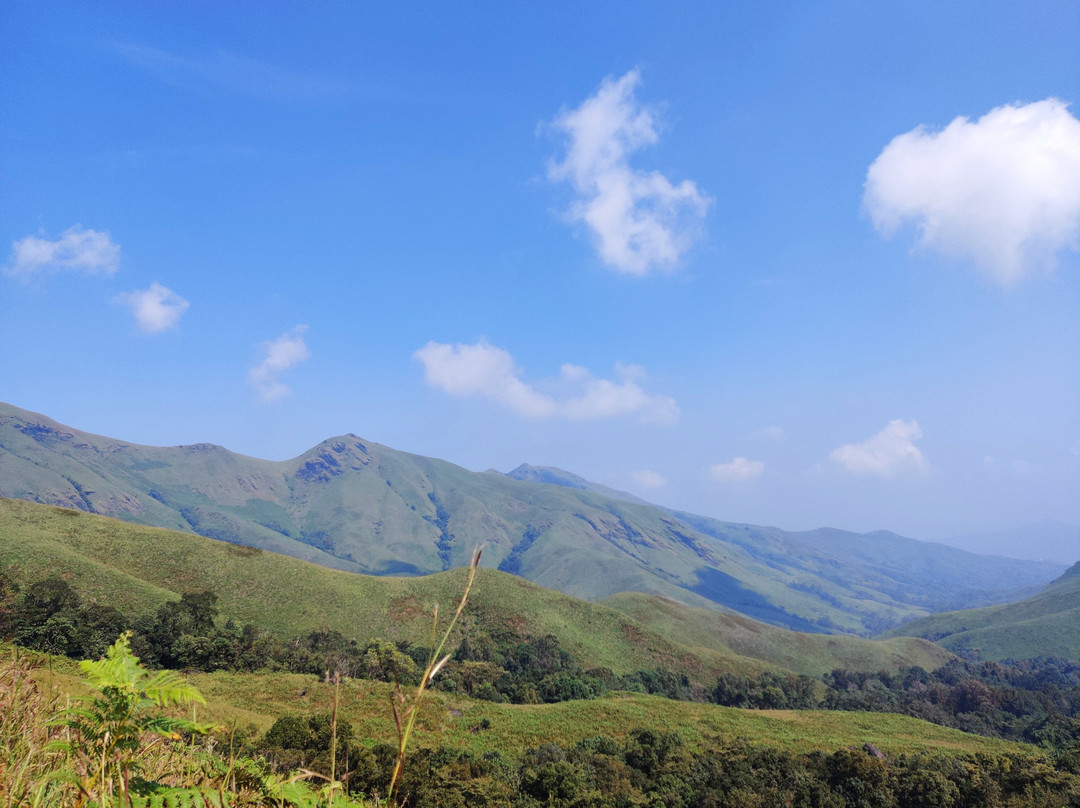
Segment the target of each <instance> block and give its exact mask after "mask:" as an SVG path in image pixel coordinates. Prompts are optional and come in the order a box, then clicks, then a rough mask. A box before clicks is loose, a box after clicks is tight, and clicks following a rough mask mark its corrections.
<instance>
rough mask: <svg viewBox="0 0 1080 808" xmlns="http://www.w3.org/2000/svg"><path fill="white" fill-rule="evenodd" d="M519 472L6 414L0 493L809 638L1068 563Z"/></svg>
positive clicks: (1022, 585) (964, 597)
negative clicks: (164, 437)
mask: <svg viewBox="0 0 1080 808" xmlns="http://www.w3.org/2000/svg"><path fill="white" fill-rule="evenodd" d="M516 472H517V474H518V476H525V477H528V478H533V477H540V478H542V479H543V481H534V480H533V479H516V478H514V477H512V476H508V475H503V474H493V473H488V472H485V473H476V472H470V471H467V470H466V469H463V468H461V467H459V466H455V465H453V464H451V463H447V462H445V461H442V460H436V459H432V458H427V457H421V456H419V455H412V454H407V453H404V452H398V451H395V450H393V449H389V448H387V447H385V446H380V445H378V444H375V443H370V442H368V441H364V440H362V439H360V438H358V437H357V436H355V435H345V436H342V437H338V438H332V439H330V440H327V441H324V442H322V443H321V444H319V445H318V446H316V447H314V448H313V449H311V450H309V451H307V452H305V453H304V454H302V455H301V456H300V457H297V458H294V459H292V460H287V461H281V462H272V461H267V460H258V459H255V458H251V457H245V456H243V455H238V454H235V453H233V452H229V451H228V450H226V449H223V448H221V447H219V446H214V445H211V444H196V445H193V446H179V447H171V448H161V447H148V446H139V445H136V444H131V443H126V442H124V441H120V440H116V439H113V438H106V437H101V436H97V435H91V434H88V433H84V432H80V431H78V430H75V429H72V428H70V427H67V426H64V425H62V424H59V423H57V422H55V421H53V420H51V419H49V418H47V417H45V416H42V415H38V414H35V413H31V412H27V411H25V410H20V409H18V408H16V407H13V406H10V405H0V496H5V497H15V498H19V499H26V500H32V501H36V502H43V503H49V504H56V505H63V506H66V507H72V508H77V509H80V510H84V511H88V512H91V513H98V514H104V515H109V516H114V517H117V518H120V519H125V520H128V521H131V522H137V523H141V524H147V525H157V526H161V527H168V528H172V529H174V530H181V531H188V532H193V533H199V534H201V535H203V536H208V537H210V538H216V539H222V540H225V541H230V542H233V543H236V544H245V545H251V546H255V547H260V548H263V549H267V550H272V551H275V552H279V553H285V554H288V555H292V556H295V557H298V558H301V559H304V560H308V561H313V562H316V563H318V564H322V565H324V566H329V567H335V568H338V569H344V570H350V571H354V572H365V573H371V574H377V575H418V574H427V573H431V572H437V571H440V570H446V569H450V568H452V567H457V566H462V565H464V564H465V563H467V561H468V557H469V553H470V551H471V549H472V547H473V545H475V544H476V543H479V542H482V543H486V545H487V550H486V551H485V554H484V560H485V563H486V564H489V565H491V566H497V567H498V568H499V569H501V570H503V571H506V572H512V573H514V574H517V575H521V576H522V577H525V578H528V579H529V580H532V581H535V582H536V583H539V584H541V585H542V586H546V587H548V588H552V589H557V590H560V591H562V592H565V593H567V594H570V595H574V596H576V597H581V598H585V599H588V600H599V599H601V598H604V597H607V596H610V595H613V594H616V593H619V592H634V591H636V592H642V593H645V594H650V595H659V596H664V597H667V598H671V599H674V600H678V601H681V602H683V603H686V604H689V605H692V606H698V607H709V608H717V607H721V608H728V609H732V610H734V611H738V612H741V613H743V614H746V615H749V616H751V617H753V618H755V619H757V620H761V621H764V622H767V623H771V624H773V625H778V626H783V627H786V628H792V629H797V630H800V631H829V632H837V631H840V632H851V633H858V634H864V635H865V634H870V633H876V632H878V631H880V630H883V629H885V628H888V627H891V626H895V625H897V624H898V623H900V622H901V621H903V620H905V619H910V618H917V617H922V616H925V615H927V614H930V613H932V612H936V611H942V610H945V609H957V608H966V607H970V606H975V605H985V604H989V603H995V602H1002V601H1006V600H1010V599H1013V600H1015V599H1018V598H1020V597H1025V596H1027V595H1029V594H1032V593H1034V592H1035V591H1037V590H1038V588H1039V587H1041V586H1042V585H1044V584H1045V583H1046V582H1048V581H1050V580H1052V579H1053V578H1054V577H1055V576H1057V575H1059V574H1060V573H1061V571H1062V570H1063V569H1064V566H1063V565H1054V564H1046V563H1036V562H1021V561H1011V560H1006V559H1000V558H990V557H984V556H976V555H972V554H969V553H964V552H963V551H960V550H955V549H951V548H947V547H943V546H940V545H931V544H925V543H921V542H915V541H914V540H909V539H901V538H900V537H896V536H893V535H892V534H867V535H865V536H859V535H857V534H852V533H845V532H843V531H816V532H814V533H813V534H795V533H787V532H785V531H782V530H779V529H777V528H768V527H757V526H753V525H739V524H730V523H726V522H720V521H718V520H714V519H708V518H705V517H700V516H694V515H692V514H683V513H675V512H672V511H667V510H664V509H662V508H657V507H655V506H652V505H649V504H648V503H645V502H642V501H640V500H628V499H626V498H625V497H626V496H627V495H621V496H618V495H617V494H618V492H610V490H605V491H601V490H597V487H596V486H594V485H592V484H590V483H588V482H587V481H584V480H581V478H577V477H575V476H574V475H568V474H567V473H566V472H559V471H558V470H551V469H532V470H530V467H525V468H524V469H522V468H519V469H517V470H516ZM582 486H584V487H582ZM853 547H857V548H858V552H853V551H852V548H853ZM905 558H906V559H908V560H909V561H910V560H911V559H916V558H917V559H918V560H919V567H918V569H917V570H915V571H914V572H913V571H912V570H910V569H906V568H905V561H904V559H905Z"/></svg>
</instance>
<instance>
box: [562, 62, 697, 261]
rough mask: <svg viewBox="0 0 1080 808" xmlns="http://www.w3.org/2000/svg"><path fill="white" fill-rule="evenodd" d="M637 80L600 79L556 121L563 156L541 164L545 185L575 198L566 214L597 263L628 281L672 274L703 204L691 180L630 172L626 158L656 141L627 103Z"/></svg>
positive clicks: (645, 114) (651, 124)
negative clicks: (566, 189) (562, 185)
mask: <svg viewBox="0 0 1080 808" xmlns="http://www.w3.org/2000/svg"><path fill="white" fill-rule="evenodd" d="M640 81H641V75H640V73H639V72H638V71H637V70H631V71H630V72H629V73H627V74H626V75H625V76H623V77H622V78H620V79H613V78H607V79H604V81H603V83H602V84H601V85H600V89H599V90H598V91H597V93H596V95H594V96H592V97H591V98H588V99H587V100H586V101H585V102H584V103H583V104H582V105H581V106H579V107H578V108H577V109H573V110H570V111H568V112H563V113H561V114H560V115H559V116H558V117H557V118H555V120H554V121H553V122H552V124H551V126H552V127H553V128H554V129H555V130H556V131H558V132H562V133H564V134H565V135H566V136H567V141H568V142H567V146H566V156H565V157H564V158H563V160H562V161H560V162H552V163H550V164H549V165H548V177H549V179H551V180H553V181H556V182H569V183H570V185H571V186H572V187H573V189H574V191H575V192H576V193H577V195H578V199H577V200H576V201H575V202H574V203H573V205H572V206H571V208H570V211H569V216H570V218H571V219H572V220H575V221H581V222H584V223H585V224H586V225H587V226H588V227H589V229H590V230H591V231H592V233H593V236H594V237H595V241H596V249H597V251H598V252H599V254H600V258H601V260H603V261H604V263H606V264H608V265H609V266H611V267H614V268H615V269H616V270H618V271H620V272H625V273H628V274H630V275H646V274H648V273H650V272H653V271H655V270H671V269H673V268H674V267H675V266H676V265H677V264H678V262H679V259H680V258H681V257H682V255H683V253H684V252H685V251H686V250H687V248H688V247H689V246H690V244H691V243H692V242H693V240H694V237H695V236H696V235H697V232H698V230H699V227H700V223H701V220H702V219H703V217H704V216H705V210H706V208H707V207H708V205H709V201H710V200H709V198H708V197H707V196H705V195H704V194H703V193H702V192H701V191H699V190H698V187H697V185H695V184H694V183H693V182H692V181H690V180H683V181H682V182H680V183H679V184H677V185H675V184H673V183H672V182H671V181H670V180H669V179H668V178H667V177H665V176H664V175H663V174H661V173H659V172H658V171H652V172H648V173H646V172H643V171H638V170H636V169H634V168H632V167H631V166H630V163H629V158H630V155H631V154H633V153H634V152H635V151H637V150H639V149H641V148H642V147H644V146H648V145H651V144H654V143H656V142H657V141H658V140H659V139H660V138H659V134H658V133H657V121H656V116H655V113H654V112H653V111H652V110H651V109H649V108H647V107H644V106H642V105H641V104H640V103H639V102H638V100H637V99H636V98H635V97H634V90H635V89H636V87H637V85H638V84H639V83H640Z"/></svg>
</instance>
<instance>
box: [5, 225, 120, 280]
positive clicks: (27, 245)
mask: <svg viewBox="0 0 1080 808" xmlns="http://www.w3.org/2000/svg"><path fill="white" fill-rule="evenodd" d="M119 262H120V246H119V245H117V244H114V243H113V242H112V240H111V239H110V238H109V234H108V233H104V232H101V231H98V230H90V229H89V228H85V227H83V226H82V225H78V224H77V225H75V226H74V227H69V228H68V229H67V230H65V231H64V232H63V233H61V234H60V238H58V239H56V240H55V241H50V240H49V239H47V238H40V237H38V236H27V237H26V238H23V239H19V240H18V241H16V242H14V243H12V245H11V257H10V258H9V259H8V266H7V268H6V269H5V272H6V273H7V274H8V275H15V276H22V277H29V276H31V275H33V274H35V273H37V272H62V271H65V270H70V271H74V272H83V273H85V274H87V275H113V274H115V273H116V270H117V269H118V268H119Z"/></svg>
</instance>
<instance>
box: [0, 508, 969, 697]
mask: <svg viewBox="0 0 1080 808" xmlns="http://www.w3.org/2000/svg"><path fill="white" fill-rule="evenodd" d="M0 565H2V566H3V567H4V568H5V569H7V570H9V571H10V574H12V575H13V577H14V578H15V579H16V580H17V581H20V582H22V583H25V582H27V581H32V580H37V579H40V578H42V577H44V576H45V575H47V574H49V573H51V572H54V571H57V570H60V571H63V573H64V575H65V577H66V578H68V579H69V581H70V582H71V583H72V585H73V586H75V587H76V589H78V590H79V592H80V593H81V594H82V595H83V597H84V598H85V599H89V600H95V601H98V602H103V603H108V604H111V605H113V606H115V607H117V608H118V609H120V610H121V611H124V612H127V613H143V612H147V611H150V610H152V609H154V608H156V607H157V606H158V605H160V604H161V603H163V602H165V601H166V600H170V599H172V600H175V599H178V598H179V596H180V594H182V593H183V592H198V591H203V590H206V589H210V590H212V591H214V592H215V593H217V594H218V596H219V598H220V600H219V603H218V606H219V607H220V609H221V611H222V615H223V617H231V618H233V619H235V620H236V621H237V622H238V623H246V622H254V623H256V624H258V625H260V626H262V627H264V628H266V629H269V630H271V631H274V632H275V633H277V634H279V635H281V636H294V635H297V634H301V633H303V632H307V631H310V630H312V629H335V630H337V631H340V632H342V633H343V634H345V635H346V636H349V637H355V638H358V639H360V640H366V639H368V638H371V637H384V638H388V639H408V640H411V641H415V642H421V643H423V642H426V641H427V635H428V632H429V630H430V608H431V607H432V605H433V604H435V603H442V604H444V605H445V604H447V603H453V602H454V601H455V600H456V598H457V597H458V595H459V594H460V589H461V586H462V581H463V580H464V578H463V574H464V571H463V570H454V571H450V572H447V573H439V574H436V575H432V576H429V577H423V578H416V577H412V578H395V577H373V576H365V575H357V574H352V573H347V572H342V571H337V570H330V569H326V568H324V567H320V566H318V565H315V564H310V563H306V562H303V561H299V560H297V559H293V558H289V557H287V556H283V555H279V554H276V553H269V552H264V551H260V550H257V549H255V548H249V547H239V546H236V545H233V544H229V543H227V542H220V541H215V540H213V539H207V538H205V537H201V536H195V535H192V534H189V533H179V532H175V531H168V530H164V529H161V528H150V527H144V526H141V525H133V524H130V523H127V522H121V521H118V520H115V519H109V518H106V517H101V516H95V515H91V514H86V513H82V512H80V511H76V510H68V509H62V508H57V507H53V506H46V505H37V504H34V503H29V502H22V501H18V500H0ZM665 609H666V611H667V613H668V614H670V615H672V616H673V617H672V619H674V620H682V621H684V623H685V624H687V625H690V624H696V625H697V626H698V628H697V629H696V633H695V634H693V635H691V633H690V632H689V631H687V637H688V639H686V640H683V638H682V637H681V635H680V634H679V633H677V632H675V631H673V630H671V628H670V627H669V626H663V625H660V624H657V625H656V626H655V628H653V627H652V626H650V625H648V624H643V623H641V622H639V621H638V620H636V619H634V615H632V614H630V615H628V614H625V613H623V612H622V611H618V610H615V609H611V608H607V607H605V606H603V605H600V604H594V603H589V602H587V601H583V600H579V599H576V598H572V597H569V596H567V595H563V594H561V593H559V592H555V591H552V590H548V589H543V588H542V587H539V586H537V585H535V584H532V583H530V582H528V581H525V580H523V579H521V578H518V577H516V576H512V575H508V574H506V573H501V572H498V571H497V570H490V569H486V570H481V571H480V574H479V576H478V579H477V584H476V586H475V588H474V592H473V595H472V597H471V599H470V607H469V611H468V619H467V620H466V621H465V627H464V628H465V631H469V630H470V629H472V628H477V627H479V628H484V629H490V628H492V627H507V626H512V627H514V628H515V629H516V630H524V631H526V632H528V633H530V634H534V635H544V634H554V635H555V636H556V637H557V638H558V639H559V642H560V645H561V646H562V647H563V648H565V649H566V650H567V651H569V652H570V653H571V654H573V655H574V656H575V658H576V659H577V660H578V661H579V663H580V664H581V665H582V666H583V667H608V668H611V669H612V670H613V671H615V672H617V673H622V672H630V671H633V670H636V669H639V668H655V667H658V666H661V667H666V668H669V669H672V670H679V671H682V672H685V673H687V674H688V675H690V676H691V677H692V678H694V679H695V680H697V681H701V682H706V683H708V682H710V681H711V680H713V679H714V678H715V676H716V675H717V673H719V672H721V671H742V672H747V673H749V672H753V671H757V670H762V669H765V668H773V667H780V668H785V669H789V670H792V671H796V672H799V673H808V674H810V673H820V672H822V671H823V670H830V669H832V668H834V667H845V668H850V669H852V670H867V671H874V670H879V669H883V668H884V669H893V670H895V669H896V668H897V667H899V666H900V665H904V664H907V665H911V664H917V665H920V666H922V667H925V668H934V667H937V666H938V665H940V664H943V663H944V662H945V661H946V660H947V658H948V655H947V654H945V653H944V652H942V651H941V649H939V648H938V647H937V646H935V645H933V644H931V643H927V642H925V641H923V640H912V639H907V638H903V639H898V640H889V641H887V642H879V641H876V640H864V639H859V638H856V637H843V638H836V637H829V636H824V635H801V634H795V633H793V632H788V631H785V630H783V629H776V628H773V627H769V626H764V625H762V624H760V623H755V622H754V621H752V620H748V619H746V618H737V620H736V621H735V622H734V623H733V625H735V626H736V627H737V630H738V632H741V634H743V635H745V634H748V633H749V634H753V633H757V634H759V635H760V636H764V637H768V638H769V641H768V642H759V643H757V644H756V645H753V644H749V643H746V642H744V641H742V639H741V638H740V637H736V636H735V630H734V629H729V628H728V627H726V626H725V625H724V624H715V625H708V624H707V623H703V622H702V617H701V615H703V614H705V615H708V614H716V613H715V612H711V611H707V610H689V609H686V607H683V606H680V605H678V604H675V603H673V602H667V603H666V605H665ZM702 632H711V633H712V637H711V639H709V640H708V641H703V640H702V639H701V636H700V635H701V634H702ZM729 633H730V634H731V635H732V636H731V639H725V638H726V636H727V634H729ZM792 649H804V650H806V651H807V653H806V655H805V657H803V656H801V655H800V654H799V653H792Z"/></svg>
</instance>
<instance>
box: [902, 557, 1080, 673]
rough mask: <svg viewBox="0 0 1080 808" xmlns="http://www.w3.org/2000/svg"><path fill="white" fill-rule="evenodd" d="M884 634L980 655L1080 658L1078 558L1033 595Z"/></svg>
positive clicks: (1079, 576)
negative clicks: (1013, 601) (915, 638)
mask: <svg viewBox="0 0 1080 808" xmlns="http://www.w3.org/2000/svg"><path fill="white" fill-rule="evenodd" d="M886 636H893V637H901V636H908V637H924V638H926V639H930V640H933V641H935V642H937V643H938V644H940V645H942V646H944V647H946V648H948V649H950V650H952V651H956V652H958V653H960V652H970V653H974V654H976V655H978V657H979V658H981V659H1007V658H1009V657H1012V658H1015V659H1022V658H1028V657H1037V656H1046V657H1049V656H1056V657H1064V658H1067V659H1080V562H1077V563H1076V564H1074V565H1073V566H1072V567H1070V568H1069V570H1068V571H1067V572H1066V573H1065V574H1064V575H1062V576H1061V577H1060V578H1058V579H1057V580H1056V581H1054V582H1053V583H1051V584H1050V585H1049V586H1047V587H1046V589H1044V590H1043V591H1042V592H1040V593H1039V594H1038V595H1036V596H1035V597H1032V598H1028V599H1027V600H1023V601H1020V602H1019V603H1009V604H1005V605H1002V606H990V607H988V608H985V609H970V610H967V611H960V612H947V613H945V614H938V615H934V616H933V617H928V618H925V619H923V620H916V621H915V622H913V623H908V624H907V625H905V626H902V627H900V628H898V629H894V630H893V631H891V632H889V634H888V635H886Z"/></svg>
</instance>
